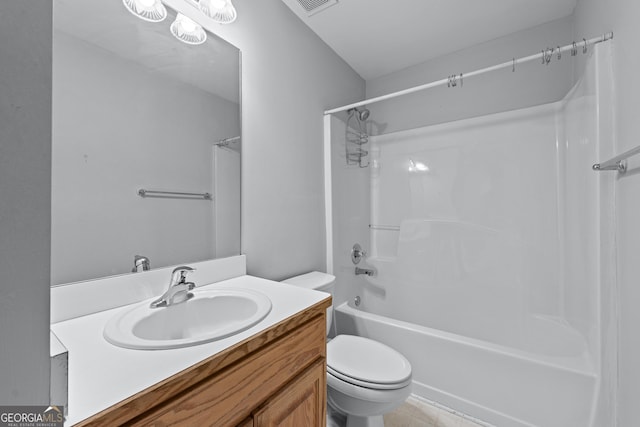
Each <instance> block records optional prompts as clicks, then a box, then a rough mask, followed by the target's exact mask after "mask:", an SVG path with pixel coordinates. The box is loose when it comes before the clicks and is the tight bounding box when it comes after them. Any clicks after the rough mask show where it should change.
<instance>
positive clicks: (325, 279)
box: [283, 271, 411, 427]
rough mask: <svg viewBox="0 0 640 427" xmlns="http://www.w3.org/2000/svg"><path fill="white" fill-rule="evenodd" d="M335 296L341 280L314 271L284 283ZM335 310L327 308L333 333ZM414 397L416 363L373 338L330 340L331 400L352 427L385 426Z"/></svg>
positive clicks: (328, 348)
mask: <svg viewBox="0 0 640 427" xmlns="http://www.w3.org/2000/svg"><path fill="white" fill-rule="evenodd" d="M283 283H287V284H290V285H294V286H300V287H304V288H307V289H313V290H317V291H323V292H327V293H329V294H331V295H333V289H334V286H335V277H334V276H332V275H330V274H326V273H321V272H318V271H314V272H311V273H307V274H303V275H301V276H296V277H292V278H290V279H287V280H284V281H283ZM332 320H333V306H331V307H329V308H328V309H327V333H328V332H329V331H330V327H331V323H332ZM410 394H411V364H410V363H409V361H408V360H407V359H406V358H405V357H404V356H403V355H402V354H400V353H399V352H397V351H396V350H394V349H392V348H391V347H389V346H387V345H385V344H382V343H380V342H377V341H374V340H372V339H369V338H364V337H359V336H355V335H338V336H336V337H335V338H333V339H331V340H329V341H328V342H327V401H328V403H329V405H330V406H331V407H332V408H333V409H335V410H337V411H339V412H341V413H343V414H345V415H346V416H347V427H383V426H384V422H383V418H382V415H383V414H385V413H386V412H389V411H392V410H393V409H395V408H396V407H398V406H399V405H401V404H402V403H403V402H404V401H405V400H406V399H407V397H409V395H410Z"/></svg>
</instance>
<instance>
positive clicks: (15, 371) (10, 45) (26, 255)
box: [0, 0, 52, 405]
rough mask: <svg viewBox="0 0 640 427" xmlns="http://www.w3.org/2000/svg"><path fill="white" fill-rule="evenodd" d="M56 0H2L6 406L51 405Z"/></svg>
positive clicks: (0, 220)
mask: <svg viewBox="0 0 640 427" xmlns="http://www.w3.org/2000/svg"><path fill="white" fill-rule="evenodd" d="M51 31H52V26H51V2H50V1H46V0H41V1H30V2H22V1H3V2H0V40H1V42H0V200H1V202H0V272H1V274H0V343H1V344H0V404H2V405H28V404H32V405H34V404H36V405H46V404H48V402H49V274H50V270H49V265H50V263H49V257H50V212H51V193H50V192H51Z"/></svg>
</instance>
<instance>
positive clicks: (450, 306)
mask: <svg viewBox="0 0 640 427" xmlns="http://www.w3.org/2000/svg"><path fill="white" fill-rule="evenodd" d="M610 64H611V62H610V46H609V45H608V44H603V45H599V46H597V47H596V48H595V50H594V53H593V54H592V55H591V56H590V57H589V59H588V60H587V65H586V68H585V72H584V74H583V76H582V78H581V79H580V80H579V82H578V83H577V84H576V86H575V87H574V88H573V89H572V90H571V91H570V93H569V94H567V96H566V97H565V98H564V99H563V100H562V101H559V102H556V103H553V104H547V105H541V106H535V107H531V108H526V109H521V110H516V111H509V112H505V113H499V114H492V115H489V116H483V117H477V118H472V119H466V120H460V121H456V122H451V123H445V124H440V125H435V126H428V127H423V128H419V129H412V130H407V131H401V132H394V133H390V134H386V135H380V136H374V137H371V138H370V143H371V144H370V145H371V150H370V159H369V160H370V164H371V166H370V167H369V168H368V169H366V170H364V171H363V170H362V169H360V170H356V169H354V168H350V167H347V166H345V162H344V159H343V158H342V159H341V158H340V153H341V152H342V153H344V149H343V145H342V144H344V126H345V125H344V123H343V122H342V121H340V120H338V119H336V118H332V119H331V123H330V127H331V129H330V135H331V137H332V138H331V144H332V154H331V163H332V175H333V176H332V178H333V179H332V182H333V184H332V193H333V196H332V211H333V215H332V218H331V219H330V221H329V222H328V229H332V230H333V233H332V236H331V238H330V239H329V244H330V245H331V246H330V248H332V249H333V250H332V251H329V252H330V253H329V257H330V260H328V265H329V266H330V267H331V269H332V270H333V273H334V274H335V275H336V276H337V278H338V290H337V298H336V299H337V301H338V302H340V301H347V302H345V303H343V304H342V305H340V306H339V307H338V308H337V311H336V327H337V330H338V332H339V333H352V334H358V335H363V336H367V337H370V338H373V339H376V340H379V341H381V342H384V343H386V344H388V345H390V346H392V347H394V348H396V349H397V350H398V351H400V352H401V353H403V354H404V355H405V356H406V357H407V358H408V359H409V360H410V361H411V363H412V366H413V369H414V391H415V393H416V394H418V395H419V396H421V397H423V398H426V399H430V400H433V401H436V402H439V403H441V404H443V405H445V406H449V407H451V408H453V409H456V410H458V411H461V412H464V413H467V414H469V415H472V416H475V417H477V418H479V419H481V420H485V421H487V422H490V423H493V424H496V425H500V426H545V427H546V426H558V427H568V426H576V427H578V426H579V427H583V426H592V427H595V426H597V425H605V424H606V422H605V423H604V424H603V422H604V420H605V418H606V414H607V412H608V409H609V408H607V405H608V404H610V394H611V393H612V390H613V388H614V386H613V385H612V384H611V383H610V382H608V381H606V380H603V377H604V378H607V376H606V375H605V376H603V372H605V371H608V370H612V369H614V368H613V364H614V363H615V355H614V354H613V353H612V351H611V348H615V333H614V332H612V325H614V324H615V320H614V319H615V307H614V306H613V303H612V301H613V293H614V292H615V286H614V285H615V274H614V263H615V258H614V256H615V253H614V251H613V247H614V246H613V211H612V209H613V208H612V206H613V197H614V194H613V182H614V179H615V178H614V176H613V175H611V174H609V175H607V174H597V173H595V172H593V171H592V170H591V165H592V164H593V163H597V162H598V161H599V159H603V158H607V157H609V156H610V155H611V154H612V152H613V145H612V141H613V135H612V131H611V129H612V113H611V105H612V104H611V93H612V83H611V77H610V67H611V65H610ZM373 119H374V120H376V118H375V117H373ZM378 119H379V120H381V121H384V118H378ZM341 147H342V148H341ZM341 150H342V151H341ZM356 241H359V243H361V244H363V246H364V247H366V248H368V249H369V254H368V256H367V259H366V263H365V264H364V266H365V267H368V268H374V269H375V270H376V272H377V274H376V276H375V277H371V278H369V277H366V278H363V277H362V276H358V277H355V276H354V275H353V265H352V264H351V261H350V259H349V257H348V250H349V248H350V247H351V246H352V245H353V243H355V242H356ZM359 266H361V267H362V266H363V264H360V265H359ZM356 296H359V297H360V301H361V303H360V304H359V306H357V307H356V306H355V305H354V304H353V303H352V301H354V299H355V297H356Z"/></svg>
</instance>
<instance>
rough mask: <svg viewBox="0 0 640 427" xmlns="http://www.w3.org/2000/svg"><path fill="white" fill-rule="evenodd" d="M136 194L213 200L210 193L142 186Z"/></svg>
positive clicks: (166, 197)
mask: <svg viewBox="0 0 640 427" xmlns="http://www.w3.org/2000/svg"><path fill="white" fill-rule="evenodd" d="M138 196H140V197H159V198H163V199H168V198H172V197H175V198H178V199H203V200H213V196H211V193H183V192H179V191H156V190H145V189H144V188H141V189H140V190H138Z"/></svg>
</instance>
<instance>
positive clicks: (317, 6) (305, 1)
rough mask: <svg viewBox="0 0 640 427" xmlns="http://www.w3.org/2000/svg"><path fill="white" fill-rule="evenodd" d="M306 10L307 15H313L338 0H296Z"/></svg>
mask: <svg viewBox="0 0 640 427" xmlns="http://www.w3.org/2000/svg"><path fill="white" fill-rule="evenodd" d="M296 1H297V2H298V4H299V5H300V6H302V8H303V9H304V10H305V11H306V12H307V16H311V15H315V14H316V13H318V12H321V11H323V10H325V9H326V8H328V7H331V6H333V5H334V4H337V3H338V0H296Z"/></svg>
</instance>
